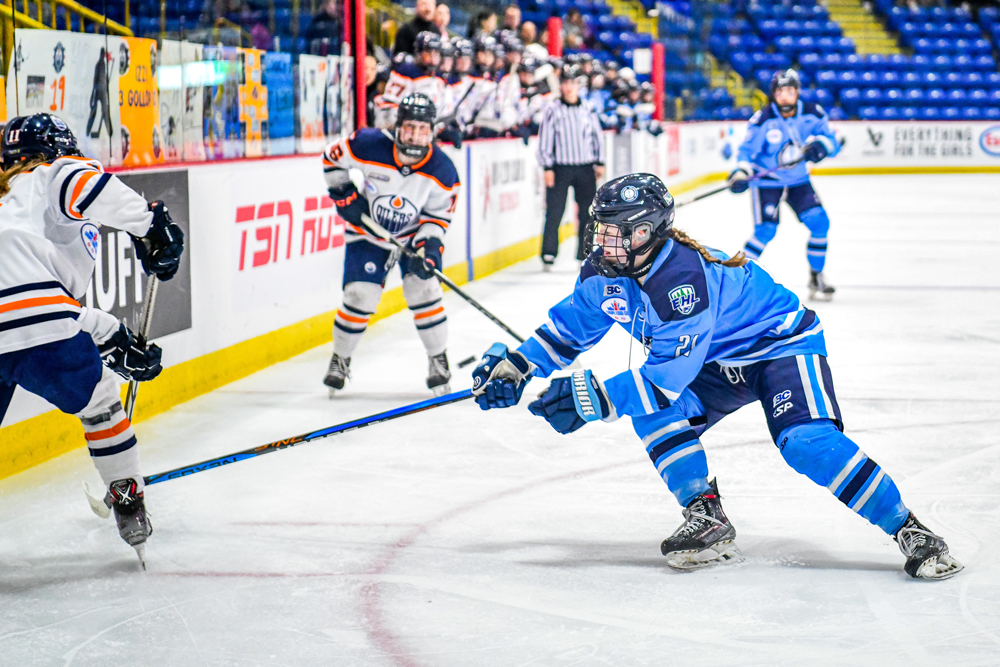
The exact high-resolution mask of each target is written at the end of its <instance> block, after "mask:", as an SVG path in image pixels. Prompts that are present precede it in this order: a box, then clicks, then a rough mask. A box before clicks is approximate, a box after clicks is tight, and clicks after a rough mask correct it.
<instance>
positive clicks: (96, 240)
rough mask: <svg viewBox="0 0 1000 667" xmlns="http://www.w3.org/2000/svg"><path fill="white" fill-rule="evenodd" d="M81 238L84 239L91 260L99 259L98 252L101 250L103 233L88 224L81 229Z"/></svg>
mask: <svg viewBox="0 0 1000 667" xmlns="http://www.w3.org/2000/svg"><path fill="white" fill-rule="evenodd" d="M80 238H81V239H83V246H84V247H85V248H86V249H87V252H88V253H90V258H91V259H97V251H98V250H100V248H101V232H100V231H98V229H97V227H96V226H95V225H92V224H90V223H87V224H86V225H84V226H83V227H81V228H80Z"/></svg>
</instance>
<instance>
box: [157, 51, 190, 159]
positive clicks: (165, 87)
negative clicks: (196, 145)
mask: <svg viewBox="0 0 1000 667" xmlns="http://www.w3.org/2000/svg"><path fill="white" fill-rule="evenodd" d="M181 62H182V61H181V43H180V42H178V41H175V40H171V39H165V40H163V45H162V47H161V48H160V64H159V65H158V66H157V68H156V83H157V86H158V87H159V91H160V138H161V139H162V141H163V160H164V162H180V161H181V160H182V159H184V87H183V85H182V82H183V74H182V71H183V69H182V65H181Z"/></svg>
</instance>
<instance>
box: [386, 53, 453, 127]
mask: <svg viewBox="0 0 1000 667" xmlns="http://www.w3.org/2000/svg"><path fill="white" fill-rule="evenodd" d="M444 90H445V83H444V79H442V78H441V77H439V76H437V75H436V74H428V73H427V72H425V71H424V70H422V69H421V68H420V67H418V66H417V65H416V64H415V63H413V62H410V61H403V62H401V63H399V64H397V65H396V66H395V67H393V68H392V71H391V72H390V73H389V81H388V82H386V84H385V91H384V92H383V93H382V94H381V95H379V96H377V97H376V98H375V127H377V128H380V129H389V128H392V127H393V126H395V125H396V109H397V107H399V103H400V102H402V101H403V98H405V97H406V96H407V95H411V94H413V93H423V94H424V95H426V96H427V97H429V98H430V100H431V102H433V103H434V107H435V108H436V109H437V110H438V115H439V116H440V115H441V109H442V108H443V107H444V105H445V93H444Z"/></svg>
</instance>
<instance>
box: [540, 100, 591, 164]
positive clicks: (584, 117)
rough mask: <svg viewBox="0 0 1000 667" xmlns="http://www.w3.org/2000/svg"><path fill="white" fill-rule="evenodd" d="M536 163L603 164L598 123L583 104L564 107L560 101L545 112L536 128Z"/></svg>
mask: <svg viewBox="0 0 1000 667" xmlns="http://www.w3.org/2000/svg"><path fill="white" fill-rule="evenodd" d="M538 161H539V162H540V163H541V164H542V167H544V168H545V169H551V168H552V167H553V166H554V165H557V164H560V165H572V164H592V163H595V162H596V163H597V164H604V138H603V137H602V136H601V121H600V120H598V118H597V113H596V112H595V111H594V110H593V109H592V108H591V106H590V105H589V104H587V103H585V102H583V101H582V100H579V101H577V103H576V104H567V103H566V102H564V101H563V100H562V98H559V99H557V100H555V101H554V102H552V104H550V105H549V107H548V108H547V109H546V110H545V115H544V116H543V117H542V123H541V125H540V126H539V128H538Z"/></svg>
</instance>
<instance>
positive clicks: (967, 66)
mask: <svg viewBox="0 0 1000 667" xmlns="http://www.w3.org/2000/svg"><path fill="white" fill-rule="evenodd" d="M935 60H936V58H935ZM991 60H992V58H991ZM942 69H943V70H944V71H948V70H957V71H959V72H972V71H973V70H977V69H979V68H978V67H976V62H975V60H973V59H972V58H970V57H969V56H955V57H954V58H952V59H951V62H950V63H949V65H948V67H945V68H942Z"/></svg>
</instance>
